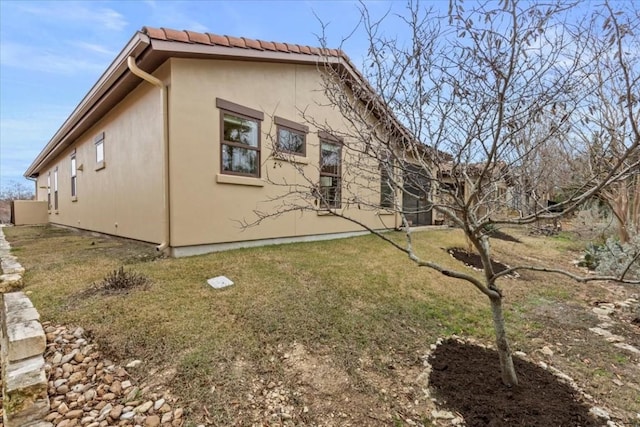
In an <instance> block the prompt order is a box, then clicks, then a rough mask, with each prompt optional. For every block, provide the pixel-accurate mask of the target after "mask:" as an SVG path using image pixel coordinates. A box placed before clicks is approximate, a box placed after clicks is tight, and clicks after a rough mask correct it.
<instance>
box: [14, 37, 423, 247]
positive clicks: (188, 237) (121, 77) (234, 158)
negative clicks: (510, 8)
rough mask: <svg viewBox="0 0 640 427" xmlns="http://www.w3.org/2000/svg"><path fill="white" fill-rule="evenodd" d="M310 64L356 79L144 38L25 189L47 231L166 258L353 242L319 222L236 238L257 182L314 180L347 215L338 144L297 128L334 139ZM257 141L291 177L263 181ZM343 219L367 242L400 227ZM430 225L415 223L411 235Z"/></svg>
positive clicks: (278, 57) (345, 66)
mask: <svg viewBox="0 0 640 427" xmlns="http://www.w3.org/2000/svg"><path fill="white" fill-rule="evenodd" d="M320 62H324V63H326V62H329V63H331V64H332V66H335V67H339V68H340V69H342V70H344V71H345V72H347V73H349V74H350V75H351V76H353V78H355V79H358V78H361V77H360V74H359V72H358V71H357V70H356V69H355V67H354V66H353V65H352V63H351V62H350V61H349V59H348V58H347V57H346V55H345V54H344V53H342V52H341V51H339V50H333V49H318V48H313V47H309V46H300V45H296V44H287V43H274V42H265V41H261V40H253V39H248V38H236V37H230V36H219V35H214V34H209V33H198V32H192V31H176V30H170V29H156V28H148V27H145V28H143V29H142V30H141V31H139V32H137V33H136V34H135V35H134V36H133V38H132V39H131V40H130V42H129V43H128V44H127V45H126V46H125V47H124V49H123V50H122V51H121V52H120V54H119V55H118V56H117V57H116V59H115V60H114V61H113V63H112V64H111V65H110V66H109V68H108V69H107V70H106V71H105V73H104V74H103V75H102V76H101V78H100V79H99V80H98V82H97V83H96V84H95V85H94V86H93V87H92V89H91V90H90V91H89V93H88V94H87V95H86V96H85V97H84V99H83V100H82V101H81V102H80V104H79V105H78V106H77V107H76V109H75V110H74V111H73V113H72V114H71V115H70V117H69V118H68V119H67V120H66V121H65V122H64V124H63V125H62V126H61V127H60V129H59V130H58V131H57V132H56V134H55V135H54V136H53V137H52V139H51V140H50V141H49V143H48V144H47V145H46V146H45V147H44V149H43V150H42V152H41V153H40V154H39V155H38V156H37V157H36V159H35V160H34V161H33V163H32V164H31V166H29V168H28V170H27V171H26V172H25V176H26V177H28V178H31V179H34V180H35V181H36V193H37V194H36V197H37V200H41V201H47V203H48V208H49V209H48V216H49V222H50V223H53V224H59V225H64V226H70V227H76V228H79V229H85V230H91V231H96V232H100V233H105V234H110V235H116V236H122V237H127V238H131V239H136V240H140V241H145V242H150V243H155V244H157V245H158V249H159V250H166V251H168V252H169V253H170V254H171V255H173V256H184V255H192V254H198V253H205V252H210V251H215V250H222V249H227V248H233V247H239V246H251V245H259V244H265V243H278V242H287V241H296V240H307V239H319V238H335V237H341V236H349V235H353V234H355V233H360V232H362V231H363V228H362V227H360V226H358V225H356V224H353V223H350V222H348V221H345V220H343V219H340V218H337V217H335V216H332V215H323V214H321V213H318V212H301V213H294V212H291V213H288V214H285V215H281V216H279V217H277V218H274V219H273V220H270V221H269V222H268V224H263V225H261V226H258V227H251V228H247V229H241V228H240V227H239V226H238V220H239V219H241V218H243V217H246V216H247V215H249V214H250V213H251V212H253V211H254V210H255V209H256V207H257V206H259V205H261V204H263V203H265V201H266V200H269V199H270V198H272V197H274V196H276V195H277V189H275V188H274V186H273V185H271V184H270V182H269V180H266V179H264V178H265V174H266V171H269V173H270V174H272V177H273V174H276V175H277V174H280V175H281V178H282V179H285V178H286V180H287V182H289V183H292V184H295V182H296V179H298V173H299V168H300V167H303V168H305V167H309V168H316V169H317V170H318V171H320V173H319V175H320V176H318V182H319V183H320V191H323V192H324V194H325V195H326V196H328V197H329V198H330V199H331V205H332V206H330V207H331V208H335V209H349V206H343V204H342V201H341V191H340V185H341V174H342V173H344V171H343V170H341V161H340V156H341V150H340V138H338V137H336V136H335V135H331V134H328V133H327V132H323V131H321V130H319V129H316V128H314V127H313V126H310V125H309V123H308V122H305V121H304V120H303V119H302V117H301V111H305V115H310V116H313V117H314V120H315V121H316V122H317V123H327V124H329V125H331V126H332V127H333V128H335V129H339V128H340V126H345V124H344V121H343V120H341V117H340V113H339V112H338V111H337V109H334V108H331V107H327V106H326V99H325V98H324V96H325V95H324V94H323V92H322V91H321V90H319V89H320V88H321V75H320V73H321V72H322V70H321V67H319V66H318V64H319V63H320ZM323 104H325V105H324V106H323ZM400 127H401V126H400ZM399 131H403V130H401V129H400V130H399ZM267 139H270V140H274V141H276V142H277V144H279V146H280V148H281V149H283V150H284V151H286V152H287V153H288V154H289V156H287V158H288V159H289V160H288V161H290V162H295V164H296V165H297V166H296V168H293V167H290V168H287V167H286V166H285V167H279V168H277V169H274V162H276V161H278V162H280V163H282V159H277V158H276V156H274V153H273V152H272V151H273V150H272V148H271V146H270V145H269V144H267V143H266V141H267ZM323 162H324V164H323ZM285 163H286V162H285ZM278 178H279V176H275V179H278ZM371 197H372V198H373V199H376V198H377V199H379V198H380V194H372V195H371ZM409 201H410V200H408V201H407V203H408V202H409ZM416 203H418V204H420V203H419V202H416ZM352 215H353V216H354V217H355V218H357V220H358V221H360V222H361V223H363V224H366V225H367V226H369V227H372V228H376V229H384V228H394V227H397V226H398V225H399V223H398V217H397V214H394V213H392V212H389V211H388V210H385V209H380V210H378V211H376V210H362V211H357V210H354V211H353V212H352ZM431 222H432V218H431V215H428V216H427V215H423V216H422V217H420V218H419V217H418V216H417V215H416V218H415V223H414V224H413V225H428V224H431Z"/></svg>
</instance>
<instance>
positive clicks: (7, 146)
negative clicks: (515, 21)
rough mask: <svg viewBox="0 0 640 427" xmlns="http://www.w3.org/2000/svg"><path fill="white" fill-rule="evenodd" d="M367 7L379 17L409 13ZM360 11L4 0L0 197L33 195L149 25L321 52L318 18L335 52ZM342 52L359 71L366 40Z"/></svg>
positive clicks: (330, 4)
mask: <svg viewBox="0 0 640 427" xmlns="http://www.w3.org/2000/svg"><path fill="white" fill-rule="evenodd" d="M436 1H437V0H436ZM443 1H444V0H443ZM366 4H367V8H368V9H369V11H370V13H371V14H372V15H373V16H383V15H385V14H386V13H388V12H391V14H392V15H393V14H394V13H401V12H402V10H403V9H404V6H405V3H404V2H401V1H371V2H367V3H366ZM358 8H359V4H358V2H356V1H350V0H342V1H335V0H325V1H295V0H290V1H267V0H264V1H241V0H240V1H205V0H200V1H164V0H144V1H126V0H116V1H19V0H0V191H2V189H6V188H7V187H8V186H10V185H12V184H13V183H15V182H19V183H22V184H24V185H26V186H28V187H29V188H32V187H33V184H32V183H31V182H30V181H27V180H26V179H25V178H23V176H22V174H23V173H24V172H25V171H26V169H27V168H28V167H29V165H30V164H31V162H32V161H33V159H35V157H36V156H37V155H38V153H39V152H40V151H41V150H42V148H44V146H45V145H46V144H47V142H49V140H50V139H51V137H52V136H53V135H54V134H55V132H56V131H57V130H58V129H59V128H60V126H61V125H62V123H63V122H64V121H65V119H66V118H67V117H68V116H69V114H70V113H71V112H72V111H73V109H74V108H75V107H76V105H78V103H79V102H80V101H81V100H82V98H83V97H84V96H85V95H86V94H87V93H88V92H89V90H90V89H91V87H92V86H93V84H94V83H95V82H96V81H97V80H98V79H99V78H100V76H101V75H102V73H103V72H104V71H105V70H106V69H107V68H108V66H109V64H111V62H112V61H113V60H114V59H115V57H116V56H117V54H118V53H119V52H120V50H121V49H122V48H123V47H124V46H125V45H126V44H127V42H128V41H129V40H130V39H131V37H132V36H133V35H134V34H135V32H136V31H139V30H140V29H141V28H142V27H143V26H151V27H166V28H172V29H177V30H193V31H200V32H211V33H215V34H224V35H230V36H237V37H249V38H256V39H263V40H268V41H279V42H289V43H297V44H303V45H311V46H318V45H319V41H318V37H319V34H321V33H322V25H321V24H320V21H319V20H321V21H322V22H323V23H325V24H326V25H327V27H326V36H327V45H328V46H330V47H337V46H339V45H341V42H342V40H343V39H344V38H345V37H347V36H349V35H350V34H352V33H353V30H354V29H355V28H356V27H357V25H358V22H359V18H360V12H359V9H358ZM390 25H391V28H390V31H393V25H399V23H398V21H395V24H394V21H391V23H390ZM342 48H343V50H345V52H346V53H347V54H348V55H349V56H350V57H351V59H352V60H353V62H354V63H355V64H356V65H359V64H361V63H362V60H363V59H364V56H365V55H366V39H365V37H364V35H363V34H362V32H361V31H360V32H359V31H356V32H355V34H354V35H352V36H351V38H349V39H348V40H347V41H346V42H345V43H344V44H343V45H342Z"/></svg>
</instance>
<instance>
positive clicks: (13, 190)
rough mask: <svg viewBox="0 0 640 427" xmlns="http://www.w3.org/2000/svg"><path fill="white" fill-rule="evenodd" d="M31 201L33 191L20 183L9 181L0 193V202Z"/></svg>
mask: <svg viewBox="0 0 640 427" xmlns="http://www.w3.org/2000/svg"><path fill="white" fill-rule="evenodd" d="M31 199H33V189H30V188H28V187H27V186H26V185H24V184H23V183H21V182H18V181H10V182H9V184H8V185H7V186H5V188H3V189H2V191H0V200H3V201H11V200H31Z"/></svg>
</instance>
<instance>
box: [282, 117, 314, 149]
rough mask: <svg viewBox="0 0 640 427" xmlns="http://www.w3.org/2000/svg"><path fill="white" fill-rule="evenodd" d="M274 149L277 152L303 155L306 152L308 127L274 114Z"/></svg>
mask: <svg viewBox="0 0 640 427" xmlns="http://www.w3.org/2000/svg"><path fill="white" fill-rule="evenodd" d="M274 122H275V124H276V125H277V127H276V132H277V141H276V147H275V149H276V151H277V152H279V153H288V154H295V155H297V156H305V155H306V153H307V133H308V132H309V128H308V127H307V126H304V125H301V124H299V123H296V122H293V121H291V120H287V119H283V118H282V117H278V116H276V117H275V118H274Z"/></svg>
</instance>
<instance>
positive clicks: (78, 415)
mask: <svg viewBox="0 0 640 427" xmlns="http://www.w3.org/2000/svg"><path fill="white" fill-rule="evenodd" d="M43 326H44V328H45V330H46V333H47V334H48V339H49V345H48V347H47V351H46V353H45V358H44V359H43V361H42V363H41V365H42V366H43V367H44V366H45V362H46V366H47V372H48V373H49V383H48V391H49V398H50V400H51V402H52V403H51V409H50V410H49V412H48V413H47V412H45V413H44V415H43V416H42V418H43V419H44V420H45V422H47V423H50V424H49V425H50V426H55V427H60V426H62V427H76V426H82V427H107V426H116V425H127V426H130V425H131V426H132V425H137V426H146V427H158V426H170V425H172V423H173V422H174V421H175V420H176V419H178V420H179V423H178V424H179V425H182V423H183V420H182V417H183V411H182V409H181V408H177V409H176V408H171V405H170V404H169V403H168V401H169V399H168V398H167V397H165V396H162V395H161V394H157V393H154V394H151V395H149V396H146V394H147V393H149V392H148V387H144V386H140V387H138V386H136V384H135V381H134V380H133V379H130V378H129V373H128V372H127V371H126V369H124V368H122V367H120V366H117V365H115V364H114V363H112V362H111V361H109V360H106V359H104V358H103V356H102V353H101V352H100V351H99V349H98V347H97V345H96V344H95V343H90V342H89V341H88V340H87V338H86V337H85V336H84V333H85V331H84V329H82V328H80V327H77V328H67V327H65V326H62V325H57V326H52V325H50V324H49V323H48V322H45V324H43ZM134 365H135V366H140V364H139V363H138V364H134ZM43 372H44V371H43ZM45 378H46V377H45ZM45 384H47V383H46V382H45ZM125 391H126V392H127V393H126V396H124V395H123V393H125ZM44 393H45V394H46V393H47V391H46V390H44ZM134 399H135V400H137V402H134V401H133V400H134ZM125 402H130V403H127V404H128V405H129V406H125V405H124V404H123V403H125Z"/></svg>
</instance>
